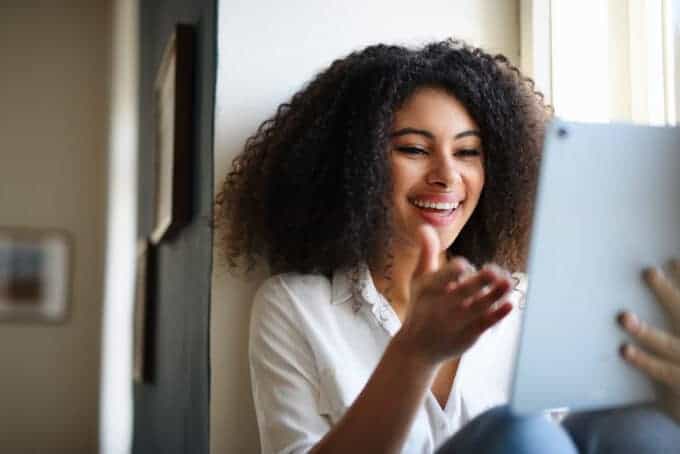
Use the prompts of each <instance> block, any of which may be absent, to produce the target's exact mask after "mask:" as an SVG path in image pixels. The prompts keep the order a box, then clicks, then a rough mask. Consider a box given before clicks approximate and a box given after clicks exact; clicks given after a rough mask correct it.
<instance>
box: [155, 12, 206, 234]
mask: <svg viewBox="0 0 680 454" xmlns="http://www.w3.org/2000/svg"><path fill="white" fill-rule="evenodd" d="M194 40H195V38H194V28H193V27H192V26H190V25H177V26H176V28H175V31H174V33H173V34H172V36H171V37H170V41H169V42H168V44H167V45H166V47H165V51H164V52H163V58H162V60H161V63H160V67H159V69H158V74H157V76H156V81H155V84H154V90H153V97H154V130H155V141H154V142H155V143H154V150H153V165H154V180H155V184H154V205H153V207H154V221H153V228H152V230H151V234H150V239H151V242H152V243H153V244H157V243H159V242H160V241H162V240H163V238H165V237H166V236H169V235H171V234H172V233H173V232H174V231H176V230H178V229H179V228H181V227H182V226H183V225H185V224H186V223H187V222H188V221H189V217H190V214H191V213H190V211H191V206H190V204H191V181H190V178H191V169H190V166H191V148H192V145H193V108H194V106H193V103H194V96H193V85H194V77H193V74H194V64H193V63H194V53H195V52H194Z"/></svg>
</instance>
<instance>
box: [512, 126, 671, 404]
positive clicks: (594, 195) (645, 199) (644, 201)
mask: <svg viewBox="0 0 680 454" xmlns="http://www.w3.org/2000/svg"><path fill="white" fill-rule="evenodd" d="M674 256H675V257H680V129H678V128H664V127H647V126H633V125H622V124H579V123H571V122H565V121H561V120H555V121H553V122H552V123H551V125H550V126H549V128H548V130H547V133H546V140H545V145H544V152H543V158H542V161H541V169H540V176H539V184H538V192H537V199H536V204H535V211H534V221H533V226H532V233H531V245H530V251H529V262H528V269H527V273H528V290H527V300H526V305H525V307H524V310H523V322H522V323H523V326H522V334H521V336H520V340H519V344H518V350H517V356H516V367H515V375H514V378H513V382H512V389H511V398H510V406H511V408H513V409H514V410H515V411H517V412H519V413H525V412H535V411H540V410H549V409H556V408H569V409H571V410H588V409H597V408H606V407H613V406H620V405H627V404H634V403H641V402H647V401H651V400H653V399H654V397H655V395H656V391H657V388H656V385H654V384H652V383H651V382H650V380H648V379H647V378H646V377H645V376H644V375H643V374H642V373H641V372H638V371H637V370H635V369H634V368H633V367H632V366H630V365H628V364H627V363H625V362H624V360H623V359H622V358H620V356H619V353H618V349H619V346H620V345H621V343H623V342H624V341H625V340H627V339H628V338H629V336H628V335H627V334H626V333H625V332H624V331H623V330H622V329H621V328H619V325H618V324H617V322H616V316H617V314H618V313H619V312H621V311H622V310H631V311H634V312H635V313H637V314H639V316H640V317H641V318H642V319H644V320H646V321H648V322H650V323H652V324H655V325H657V326H661V327H664V328H668V326H669V325H668V324H667V323H666V322H665V318H664V314H663V310H662V309H661V307H659V306H658V305H657V303H656V302H655V300H654V297H653V295H652V293H651V292H650V291H649V289H648V288H647V287H646V285H645V284H644V282H643V281H642V278H641V271H642V269H643V268H645V267H648V266H651V265H663V264H665V263H666V262H667V261H668V259H670V258H671V257H674Z"/></svg>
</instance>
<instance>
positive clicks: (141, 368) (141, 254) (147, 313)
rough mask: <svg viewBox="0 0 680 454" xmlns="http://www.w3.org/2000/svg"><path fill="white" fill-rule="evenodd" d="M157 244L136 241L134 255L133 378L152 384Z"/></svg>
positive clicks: (138, 381) (139, 381)
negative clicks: (155, 248)
mask: <svg viewBox="0 0 680 454" xmlns="http://www.w3.org/2000/svg"><path fill="white" fill-rule="evenodd" d="M153 252H154V245H153V244H151V243H150V242H149V241H148V240H147V239H140V240H138V241H137V248H136V255H135V299H134V316H133V364H132V374H133V379H134V381H135V382H137V383H148V382H151V380H152V377H153V361H154V356H153V339H154V330H153V328H154V304H153V298H154V283H155V273H154V256H153Z"/></svg>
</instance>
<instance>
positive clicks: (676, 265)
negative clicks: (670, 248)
mask: <svg viewBox="0 0 680 454" xmlns="http://www.w3.org/2000/svg"><path fill="white" fill-rule="evenodd" d="M669 266H670V267H671V269H672V270H673V271H680V260H678V259H672V260H671V261H670V264H669Z"/></svg>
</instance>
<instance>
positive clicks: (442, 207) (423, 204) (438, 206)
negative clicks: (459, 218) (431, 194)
mask: <svg viewBox="0 0 680 454" xmlns="http://www.w3.org/2000/svg"><path fill="white" fill-rule="evenodd" d="M459 203H460V202H454V203H436V202H428V201H424V200H413V204H414V205H415V206H418V207H421V208H434V209H436V210H453V209H456V208H458V205H459Z"/></svg>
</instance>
